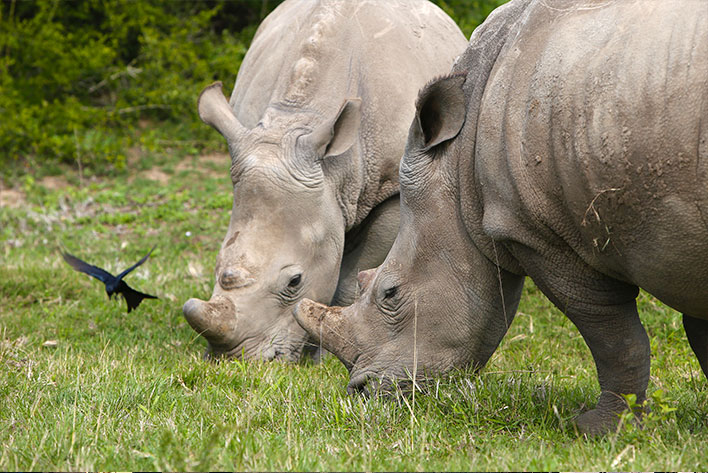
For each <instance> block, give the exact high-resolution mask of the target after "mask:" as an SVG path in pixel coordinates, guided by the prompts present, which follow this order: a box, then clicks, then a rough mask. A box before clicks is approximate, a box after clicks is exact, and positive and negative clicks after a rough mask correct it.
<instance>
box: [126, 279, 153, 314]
mask: <svg viewBox="0 0 708 473" xmlns="http://www.w3.org/2000/svg"><path fill="white" fill-rule="evenodd" d="M116 292H120V293H121V294H123V297H124V298H125V302H126V304H128V312H130V311H131V310H133V309H135V308H136V307H138V306H139V305H140V303H141V302H142V301H143V299H157V296H151V295H150V294H145V293H143V292H140V291H136V290H135V289H133V288H132V287H130V286H128V284H127V283H126V282H125V281H121V282H120V285H119V286H118V290H117V291H116Z"/></svg>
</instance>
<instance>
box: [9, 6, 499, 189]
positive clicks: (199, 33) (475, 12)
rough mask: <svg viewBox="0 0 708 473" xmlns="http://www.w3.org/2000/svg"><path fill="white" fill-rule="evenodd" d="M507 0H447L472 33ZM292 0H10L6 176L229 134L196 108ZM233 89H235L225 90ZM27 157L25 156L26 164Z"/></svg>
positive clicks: (203, 143) (121, 159)
mask: <svg viewBox="0 0 708 473" xmlns="http://www.w3.org/2000/svg"><path fill="white" fill-rule="evenodd" d="M504 1H505V0H438V1H437V2H436V3H438V4H439V5H440V6H441V7H442V8H443V9H444V10H445V11H446V12H447V13H448V14H450V15H451V16H452V17H453V19H455V20H456V21H457V22H458V24H459V25H460V27H461V28H462V29H463V31H464V33H465V34H466V35H467V36H469V34H470V33H471V32H472V30H473V29H474V28H475V27H476V26H477V25H478V24H479V23H481V22H482V21H483V20H484V18H485V17H486V16H487V15H488V14H489V12H490V11H491V10H492V9H493V8H494V7H496V6H497V5H499V4H501V3H503V2H504ZM279 3H280V0H235V1H229V0H208V1H201V2H184V1H183V2H175V1H170V0H144V1H125V0H112V1H111V0H75V1H71V2H61V1H60V0H33V1H22V0H20V1H18V0H0V90H2V93H1V94H0V115H1V116H2V120H0V150H2V152H1V153H0V168H1V169H2V171H0V174H3V175H5V176H6V177H7V176H8V175H9V174H12V173H17V172H21V169H22V166H23V165H33V166H32V167H35V168H40V169H42V170H44V171H45V172H46V170H48V169H49V170H51V169H52V168H53V167H55V166H56V164H57V163H76V164H78V165H80V166H84V167H86V168H90V169H92V170H93V172H99V173H104V172H109V171H112V170H115V169H121V168H123V167H125V165H126V160H127V155H129V154H130V153H129V151H128V150H129V149H131V148H132V147H139V148H143V149H147V150H149V151H165V149H166V148H167V147H180V146H181V147H182V148H183V149H185V150H187V151H188V152H197V151H199V150H201V149H203V148H204V147H211V146H215V145H217V144H219V145H220V144H221V142H220V140H218V136H217V135H216V134H214V133H212V132H211V131H210V130H209V128H208V127H205V126H204V125H203V124H202V123H201V122H199V119H198V117H197V114H196V112H195V104H196V99H197V96H198V94H199V92H200V91H201V89H202V88H203V87H204V86H205V85H207V84H208V83H210V82H212V81H213V80H217V79H219V80H223V81H224V83H225V84H226V85H227V87H228V86H229V85H230V84H233V80H234V79H235V77H236V73H237V71H238V68H239V66H240V64H241V61H242V59H243V56H244V54H245V52H246V49H247V46H248V44H249V42H250V40H251V38H252V36H253V34H254V33H255V30H256V28H257V26H258V24H259V23H260V20H261V19H262V18H264V17H265V15H267V14H268V13H269V12H270V11H271V10H272V9H273V8H274V7H275V6H277V4H279ZM225 92H228V91H225ZM18 165H19V166H18Z"/></svg>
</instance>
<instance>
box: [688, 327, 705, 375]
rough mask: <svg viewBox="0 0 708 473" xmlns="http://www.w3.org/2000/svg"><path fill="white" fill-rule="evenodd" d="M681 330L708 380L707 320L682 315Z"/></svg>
mask: <svg viewBox="0 0 708 473" xmlns="http://www.w3.org/2000/svg"><path fill="white" fill-rule="evenodd" d="M683 329H684V330H685V331H686V337H688V344H689V345H691V349H692V350H693V353H695V354H696V358H698V363H700V365H701V369H702V370H703V374H704V375H705V376H706V378H708V320H705V319H699V318H696V317H691V316H689V315H686V314H683Z"/></svg>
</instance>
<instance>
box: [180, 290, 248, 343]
mask: <svg viewBox="0 0 708 473" xmlns="http://www.w3.org/2000/svg"><path fill="white" fill-rule="evenodd" d="M182 310H183V312H184V315H185V318H186V319H187V322H189V325H191V326H192V328H193V329H194V330H196V331H197V332H199V333H200V334H201V335H203V336H204V337H205V338H206V339H207V340H208V341H209V343H210V344H211V345H215V346H217V347H222V346H228V345H229V343H230V342H231V340H230V337H231V336H232V334H233V333H235V332H236V322H237V318H236V309H235V308H234V306H233V303H232V302H231V301H230V300H229V299H227V298H225V297H216V298H212V300H210V301H209V302H205V301H202V300H199V299H189V300H188V301H187V302H186V303H185V304H184V307H183V309H182Z"/></svg>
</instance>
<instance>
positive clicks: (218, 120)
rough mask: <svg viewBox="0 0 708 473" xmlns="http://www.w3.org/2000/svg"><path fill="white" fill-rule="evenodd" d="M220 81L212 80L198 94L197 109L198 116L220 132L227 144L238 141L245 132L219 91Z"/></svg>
mask: <svg viewBox="0 0 708 473" xmlns="http://www.w3.org/2000/svg"><path fill="white" fill-rule="evenodd" d="M221 85H222V84H221V82H220V81H219V82H214V83H213V84H211V85H210V86H207V87H206V88H205V89H204V90H202V93H201V94H199V100H198V101H197V110H198V111H199V118H201V119H202V121H203V122H204V123H206V124H207V125H211V126H212V127H214V129H216V131H218V132H219V133H221V134H222V135H223V136H224V138H226V141H228V143H229V144H234V143H236V142H238V140H239V138H240V137H241V136H242V135H243V134H244V133H245V132H246V129H245V128H244V126H243V125H241V122H239V121H238V119H237V118H236V115H234V112H233V110H231V107H230V106H229V103H228V102H227V101H226V97H224V94H223V93H222V92H221Z"/></svg>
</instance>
